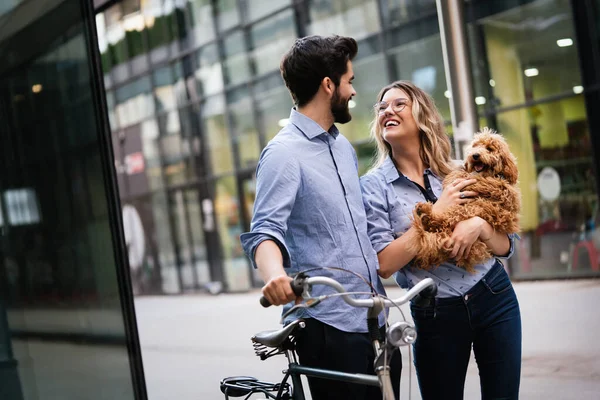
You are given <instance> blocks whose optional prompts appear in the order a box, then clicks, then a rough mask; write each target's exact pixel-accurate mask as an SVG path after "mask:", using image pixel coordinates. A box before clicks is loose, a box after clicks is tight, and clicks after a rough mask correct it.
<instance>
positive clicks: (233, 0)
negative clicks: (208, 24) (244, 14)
mask: <svg viewBox="0 0 600 400" xmlns="http://www.w3.org/2000/svg"><path fill="white" fill-rule="evenodd" d="M237 2H238V1H237V0H216V4H217V9H216V13H217V20H218V21H219V28H220V29H221V30H222V31H224V30H227V29H229V28H232V27H234V26H235V25H237V24H239V23H240V14H239V11H238V5H237Z"/></svg>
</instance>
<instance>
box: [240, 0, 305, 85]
mask: <svg viewBox="0 0 600 400" xmlns="http://www.w3.org/2000/svg"><path fill="white" fill-rule="evenodd" d="M257 3H259V2H257ZM263 3H264V1H263ZM253 4H254V3H253ZM253 7H254V6H253ZM295 25H296V24H295V21H294V14H293V12H292V10H286V11H283V12H281V13H279V14H277V15H275V16H273V17H271V18H269V19H268V20H265V21H262V22H260V23H257V24H256V25H254V26H252V28H250V36H251V38H252V44H253V46H254V50H253V51H252V57H253V59H254V65H255V66H256V74H257V75H262V74H264V73H266V72H269V71H273V70H277V69H279V63H280V61H281V57H282V56H283V54H285V52H287V51H288V50H289V48H290V46H291V45H292V44H293V43H294V40H295V39H296V28H295Z"/></svg>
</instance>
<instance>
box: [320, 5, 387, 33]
mask: <svg viewBox="0 0 600 400" xmlns="http://www.w3.org/2000/svg"><path fill="white" fill-rule="evenodd" d="M309 10H310V21H311V22H310V24H309V25H308V32H309V34H311V35H330V34H331V33H332V32H335V33H336V34H338V35H342V36H352V37H353V38H355V39H356V40H360V39H362V38H364V37H366V36H368V35H370V34H373V33H375V32H378V31H379V29H380V25H379V15H378V12H377V4H376V1H375V0H368V1H365V0H350V1H348V0H331V1H326V2H325V1H319V0H309Z"/></svg>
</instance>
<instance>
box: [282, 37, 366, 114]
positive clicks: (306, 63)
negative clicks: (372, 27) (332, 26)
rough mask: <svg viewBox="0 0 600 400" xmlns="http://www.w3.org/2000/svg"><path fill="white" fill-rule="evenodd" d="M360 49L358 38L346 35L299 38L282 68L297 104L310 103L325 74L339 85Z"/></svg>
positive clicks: (284, 57)
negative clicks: (349, 63) (350, 62)
mask: <svg viewBox="0 0 600 400" xmlns="http://www.w3.org/2000/svg"><path fill="white" fill-rule="evenodd" d="M357 52H358V45H357V43H356V40H354V39H352V38H350V37H345V36H338V35H334V36H328V37H323V36H317V35H315V36H307V37H303V38H300V39H296V42H295V43H294V44H293V46H292V48H291V49H290V50H289V51H288V52H287V53H286V54H285V55H284V56H283V59H282V60H281V65H280V66H279V69H280V70H281V76H282V77H283V80H284V81H285V85H286V86H287V88H288V89H289V91H290V94H291V95H292V98H293V99H294V103H295V104H296V106H298V107H302V106H304V105H305V104H306V103H308V102H309V101H310V100H311V99H312V98H313V97H314V96H315V94H316V93H317V91H318V90H319V85H320V84H321V81H322V80H323V79H324V78H325V77H329V78H330V79H331V80H332V81H333V83H334V84H335V85H336V86H337V85H339V84H340V78H341V77H342V75H344V74H345V73H346V72H347V71H348V61H351V60H352V59H354V57H355V56H356V53H357Z"/></svg>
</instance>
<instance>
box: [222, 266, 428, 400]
mask: <svg viewBox="0 0 600 400" xmlns="http://www.w3.org/2000/svg"><path fill="white" fill-rule="evenodd" d="M291 285H292V289H293V291H294V293H295V294H296V295H297V296H302V298H303V299H304V302H303V303H300V304H297V305H295V306H294V307H292V309H291V310H289V311H288V312H287V313H286V314H285V315H288V314H290V313H291V312H293V311H294V310H295V309H297V308H299V307H314V306H316V305H317V304H319V303H321V302H322V301H323V300H325V299H327V298H329V297H332V296H336V295H337V296H341V297H342V298H343V299H344V301H345V302H346V303H348V304H349V305H351V306H354V307H366V308H369V311H368V313H367V325H368V328H369V335H370V338H371V342H372V344H373V349H374V350H375V362H374V370H375V373H376V375H368V374H353V373H346V372H340V371H334V370H326V369H321V368H313V367H307V366H303V365H301V364H299V363H298V360H297V357H296V353H295V344H296V343H295V337H296V336H295V335H296V334H297V333H298V332H299V330H301V329H303V328H304V326H305V323H304V320H302V319H297V320H295V321H293V322H291V323H290V324H288V325H287V326H285V327H283V328H282V329H279V330H275V331H264V332H260V333H257V334H256V335H254V336H253V337H252V338H251V340H252V343H253V346H254V351H255V353H256V355H257V356H258V357H259V358H260V359H261V360H266V359H268V358H270V357H273V356H276V355H280V354H284V355H285V357H286V358H287V361H288V369H287V370H284V371H283V373H284V377H283V379H282V380H281V382H277V383H269V382H263V381H260V380H259V379H257V378H255V377H250V376H233V377H228V378H224V379H223V380H221V382H220V389H221V392H222V393H223V394H224V395H225V399H226V400H228V399H229V398H230V397H243V396H245V397H244V400H246V399H250V397H251V396H252V395H253V394H257V393H260V394H263V395H265V396H266V398H267V399H276V400H305V395H304V387H303V385H302V381H301V376H302V375H305V376H307V377H308V376H310V377H315V378H324V379H332V380H337V381H344V382H350V383H359V384H364V385H371V386H379V387H380V388H381V392H382V397H383V400H394V399H395V395H394V391H393V386H392V382H391V379H390V368H389V363H390V359H391V356H392V353H393V350H394V349H395V348H396V347H399V346H406V345H410V344H412V343H414V341H415V340H416V331H415V329H414V327H413V326H412V325H410V324H408V323H407V322H406V321H399V322H395V323H393V324H392V325H390V326H389V327H388V328H387V329H386V333H385V338H384V339H383V342H382V341H381V338H380V334H379V327H378V323H377V321H378V315H379V313H381V312H382V311H383V310H384V309H385V308H388V307H399V306H400V305H402V304H405V303H407V302H408V301H410V300H412V299H415V300H414V301H416V302H418V303H420V302H429V301H431V299H433V298H434V297H435V295H436V293H437V286H436V285H435V282H434V281H433V280H432V279H431V278H426V279H424V280H422V281H421V282H419V283H417V284H416V285H415V286H414V287H413V288H411V289H410V290H409V291H407V292H406V293H405V294H404V295H403V296H402V297H400V298H398V299H396V300H391V299H388V298H386V297H385V296H381V295H375V296H374V297H372V298H369V299H356V298H353V297H351V295H352V294H358V293H351V292H347V291H346V290H345V289H344V287H343V286H342V285H341V284H340V283H339V282H337V281H336V280H334V279H331V278H328V277H322V276H316V277H308V276H307V275H305V274H304V273H300V274H298V275H297V276H296V277H294V279H293V281H292V282H291ZM313 285H327V286H330V287H332V288H333V289H335V291H336V292H337V293H333V294H327V295H322V296H319V297H312V296H311V294H310V291H311V288H312V286H313ZM360 294H364V293H360ZM369 294H371V293H369ZM260 302H261V304H262V305H263V306H265V307H268V306H269V305H270V304H269V302H268V300H267V299H266V298H264V297H261V299H260ZM285 315H284V316H283V317H282V320H283V318H284V317H285ZM288 379H291V382H292V384H291V385H290V384H289V383H288V382H287V381H288Z"/></svg>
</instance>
